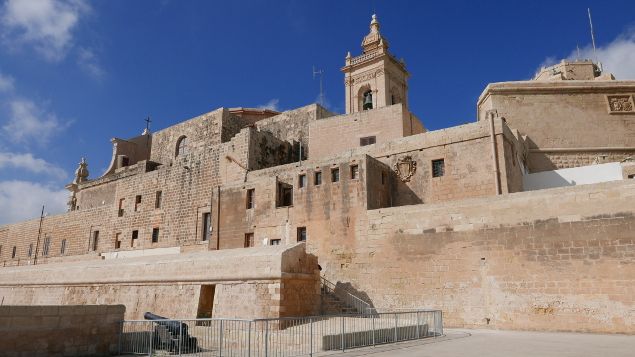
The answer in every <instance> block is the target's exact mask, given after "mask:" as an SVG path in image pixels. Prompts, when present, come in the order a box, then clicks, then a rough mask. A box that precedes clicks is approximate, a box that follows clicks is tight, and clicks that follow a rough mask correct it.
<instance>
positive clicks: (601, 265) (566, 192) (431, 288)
mask: <svg viewBox="0 0 635 357" xmlns="http://www.w3.org/2000/svg"><path fill="white" fill-rule="evenodd" d="M634 197H635V182H632V181H618V182H611V183H603V184H595V185H587V186H578V187H569V188H561V189H551V190H543V191H534V192H524V193H516V194H511V195H506V196H500V197H490V198H479V199H470V200H464V201H459V202H455V203H444V204H432V205H415V206H406V207H393V208H383V209H377V210H372V211H368V214H367V215H366V216H365V217H363V216H360V218H359V220H358V221H357V222H356V223H355V224H356V229H355V239H354V243H353V244H350V245H341V244H338V243H339V240H338V238H337V237H333V236H329V235H327V234H324V235H320V234H318V237H320V238H322V239H321V240H320V242H319V245H318V247H319V248H318V249H317V251H315V252H314V254H316V255H318V256H319V258H320V265H321V266H322V267H323V272H322V273H323V274H324V275H325V276H326V277H327V279H330V280H334V281H340V282H343V283H350V284H352V285H353V287H354V288H355V289H357V290H358V291H359V292H360V293H362V294H366V295H367V296H368V297H369V299H370V301H371V302H372V303H373V305H374V306H376V307H378V308H380V309H381V308H388V309H390V308H402V307H429V308H440V309H442V310H443V311H444V320H445V322H446V324H447V326H454V327H493V328H500V329H520V330H543V331H553V330H563V331H584V332H601V333H634V332H635V330H634V329H633V326H635V315H634V313H633V306H634V305H635V299H634V298H633V296H635V294H634V293H635V291H634V287H635V233H634V232H635V208H634V206H633V204H632V202H633V198H634ZM311 244H312V242H309V246H311ZM326 247H328V248H326Z"/></svg>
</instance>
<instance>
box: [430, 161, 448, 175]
mask: <svg viewBox="0 0 635 357" xmlns="http://www.w3.org/2000/svg"><path fill="white" fill-rule="evenodd" d="M443 175H445V162H444V161H443V159H440V160H432V177H441V176H443Z"/></svg>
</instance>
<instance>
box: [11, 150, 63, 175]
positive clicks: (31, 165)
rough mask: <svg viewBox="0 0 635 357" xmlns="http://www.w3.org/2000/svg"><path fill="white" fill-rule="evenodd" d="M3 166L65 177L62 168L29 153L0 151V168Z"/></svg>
mask: <svg viewBox="0 0 635 357" xmlns="http://www.w3.org/2000/svg"><path fill="white" fill-rule="evenodd" d="M5 167H7V168H16V169H21V170H26V171H29V172H32V173H36V174H46V175H50V176H52V177H54V178H57V179H60V180H64V179H66V178H67V174H66V172H65V171H64V170H63V169H61V168H60V167H57V166H55V165H53V164H51V163H49V162H47V161H45V160H43V159H39V158H36V157H34V156H33V154H31V153H26V154H16V153H11V152H0V169H2V168H5Z"/></svg>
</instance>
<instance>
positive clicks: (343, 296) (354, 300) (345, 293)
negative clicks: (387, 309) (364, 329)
mask: <svg viewBox="0 0 635 357" xmlns="http://www.w3.org/2000/svg"><path fill="white" fill-rule="evenodd" d="M320 278H321V279H322V286H321V290H322V293H330V294H333V295H335V296H336V297H337V298H338V299H340V300H341V301H342V302H343V303H344V304H346V305H347V306H349V307H352V308H354V309H356V310H357V313H359V314H367V313H370V312H371V311H373V308H372V307H371V306H370V304H369V303H367V302H366V301H364V300H362V299H360V298H358V297H357V296H355V295H353V294H352V293H351V292H350V291H349V290H347V289H346V288H344V287H342V286H340V287H338V286H337V285H335V284H333V283H332V282H330V281H328V280H326V279H325V278H324V277H320Z"/></svg>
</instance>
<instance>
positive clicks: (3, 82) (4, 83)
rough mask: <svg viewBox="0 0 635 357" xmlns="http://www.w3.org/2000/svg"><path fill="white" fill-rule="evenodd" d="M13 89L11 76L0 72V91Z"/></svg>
mask: <svg viewBox="0 0 635 357" xmlns="http://www.w3.org/2000/svg"><path fill="white" fill-rule="evenodd" d="M12 91H13V77H11V76H8V75H4V74H2V73H0V93H2V92H12Z"/></svg>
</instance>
